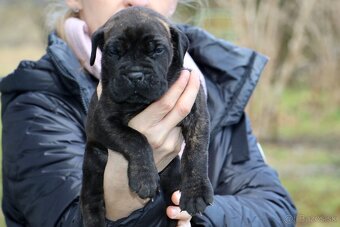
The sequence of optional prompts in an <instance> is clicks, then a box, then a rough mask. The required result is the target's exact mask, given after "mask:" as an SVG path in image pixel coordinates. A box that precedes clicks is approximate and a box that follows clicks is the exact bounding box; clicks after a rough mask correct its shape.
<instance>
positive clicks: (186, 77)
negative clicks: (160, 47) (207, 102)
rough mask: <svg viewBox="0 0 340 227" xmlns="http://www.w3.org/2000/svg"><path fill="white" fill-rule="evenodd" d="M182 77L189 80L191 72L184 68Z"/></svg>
mask: <svg viewBox="0 0 340 227" xmlns="http://www.w3.org/2000/svg"><path fill="white" fill-rule="evenodd" d="M181 78H183V80H185V81H186V82H188V81H189V78H190V72H189V71H188V70H182V74H181Z"/></svg>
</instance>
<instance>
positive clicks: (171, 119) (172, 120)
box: [157, 71, 200, 129]
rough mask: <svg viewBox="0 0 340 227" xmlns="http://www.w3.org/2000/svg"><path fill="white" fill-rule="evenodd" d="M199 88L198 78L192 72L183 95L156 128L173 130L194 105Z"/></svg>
mask: <svg viewBox="0 0 340 227" xmlns="http://www.w3.org/2000/svg"><path fill="white" fill-rule="evenodd" d="M199 88H200V80H199V76H198V74H197V73H195V72H194V71H192V72H191V76H190V79H189V82H188V85H187V87H186V88H185V90H184V92H183V94H182V95H181V96H180V98H179V99H178V101H177V103H176V105H175V106H174V108H173V109H172V110H171V111H170V112H169V113H168V114H167V115H166V116H165V117H164V119H163V120H162V121H161V122H160V124H158V125H157V127H161V128H163V129H164V128H165V129H167V128H173V127H175V126H176V125H177V124H178V123H179V122H181V121H182V120H183V119H184V118H185V117H186V116H187V115H188V114H189V113H190V111H191V108H192V106H193V105H194V103H195V100H196V96H197V94H198V91H199Z"/></svg>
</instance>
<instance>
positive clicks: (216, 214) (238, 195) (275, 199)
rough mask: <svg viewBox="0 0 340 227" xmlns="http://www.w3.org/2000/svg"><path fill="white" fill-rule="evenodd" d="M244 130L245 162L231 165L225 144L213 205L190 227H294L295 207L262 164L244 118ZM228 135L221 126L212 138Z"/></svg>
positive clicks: (254, 140) (274, 173) (249, 127)
mask: <svg viewBox="0 0 340 227" xmlns="http://www.w3.org/2000/svg"><path fill="white" fill-rule="evenodd" d="M246 131H247V138H248V146H249V159H248V160H247V161H244V162H242V163H237V164H233V161H232V160H233V157H232V156H233V152H231V150H232V149H231V148H230V145H229V146H228V145H227V144H226V147H229V149H228V150H227V154H226V157H225V161H224V163H222V164H221V165H222V167H221V171H220V174H219V177H218V180H217V182H218V183H217V186H216V187H215V189H214V191H215V196H214V203H213V205H212V206H209V207H207V209H206V210H205V212H204V213H203V215H201V216H199V215H198V216H195V217H194V218H193V219H192V223H193V226H216V227H219V226H243V227H246V226H253V227H254V226H259V227H260V226H275V227H277V226H294V225H295V221H294V220H295V217H296V209H295V206H294V204H293V202H292V200H291V198H290V197H289V195H288V193H287V192H286V190H285V189H284V188H283V186H282V185H281V183H280V181H279V178H278V175H277V173H276V172H275V171H274V170H273V169H272V168H270V167H269V166H268V165H267V164H266V163H265V162H264V160H263V157H262V155H261V153H260V151H259V148H258V144H257V141H256V138H255V137H254V135H253V134H252V130H251V126H250V123H249V121H248V119H247V120H246ZM230 134H232V129H231V127H225V128H224V129H223V130H222V131H221V132H220V135H217V136H216V138H219V137H223V135H230ZM229 141H230V140H229ZM215 142H216V141H215ZM213 143H214V142H213ZM229 144H230V143H229ZM223 145H224V144H222V145H221V144H220V146H223ZM210 152H212V151H210Z"/></svg>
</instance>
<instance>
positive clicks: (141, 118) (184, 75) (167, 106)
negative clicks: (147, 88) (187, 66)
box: [129, 70, 190, 131]
mask: <svg viewBox="0 0 340 227" xmlns="http://www.w3.org/2000/svg"><path fill="white" fill-rule="evenodd" d="M189 78H190V72H189V71H188V70H182V72H181V74H180V76H179V78H178V79H177V81H176V82H175V83H174V84H173V85H172V86H171V87H170V88H169V90H168V91H167V92H166V93H165V94H164V95H163V96H162V97H161V98H160V99H159V100H158V101H156V102H154V103H152V104H151V105H150V106H148V107H147V108H146V109H145V110H143V111H142V112H141V113H139V114H138V115H137V116H135V117H134V118H133V119H132V120H131V121H130V122H129V126H130V127H132V128H134V126H135V125H136V126H138V125H143V126H142V127H143V128H140V129H138V128H135V129H136V130H138V131H143V129H146V128H149V127H151V126H153V125H155V124H157V123H158V122H159V121H160V120H162V119H163V118H164V117H165V116H166V115H167V114H168V113H169V112H170V111H171V110H172V108H173V107H174V106H175V105H176V102H177V100H178V98H179V97H180V96H181V94H182V93H183V91H184V89H185V88H186V86H187V84H188V81H189ZM139 122H142V123H143V124H139Z"/></svg>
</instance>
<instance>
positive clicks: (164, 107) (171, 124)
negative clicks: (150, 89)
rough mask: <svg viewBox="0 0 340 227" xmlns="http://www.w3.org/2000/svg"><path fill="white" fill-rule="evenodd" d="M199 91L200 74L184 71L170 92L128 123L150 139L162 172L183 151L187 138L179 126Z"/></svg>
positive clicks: (158, 167)
mask: <svg viewBox="0 0 340 227" xmlns="http://www.w3.org/2000/svg"><path fill="white" fill-rule="evenodd" d="M199 88H200V81H199V75H198V74H197V73H196V72H194V71H193V72H191V73H190V71H189V70H183V71H182V73H181V75H180V77H179V79H178V80H177V81H176V82H175V83H174V84H173V86H171V87H170V89H169V91H167V92H166V93H165V94H164V95H163V96H162V97H161V98H160V99H159V100H158V101H156V102H154V103H152V104H151V105H150V106H148V107H147V108H146V109H145V110H144V111H142V112H141V113H139V114H138V115H137V116H135V117H134V118H133V119H132V120H131V121H130V122H129V126H130V127H131V128H133V129H135V130H137V131H139V132H140V133H142V134H143V135H144V136H145V137H146V138H147V140H148V142H149V143H150V145H151V147H152V149H153V151H154V152H153V154H154V160H155V163H156V167H157V169H158V171H159V172H160V171H162V170H163V169H164V168H165V167H166V166H167V165H168V164H169V163H170V162H171V160H172V159H173V158H174V157H175V156H176V155H177V154H178V153H179V152H180V150H181V147H182V144H183V142H184V139H183V136H182V133H181V128H180V127H176V126H177V125H178V124H179V123H180V122H181V121H182V120H183V119H184V118H185V117H186V116H187V115H188V114H189V113H190V111H191V108H192V106H193V104H194V102H195V100H196V96H197V93H198V91H199Z"/></svg>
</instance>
